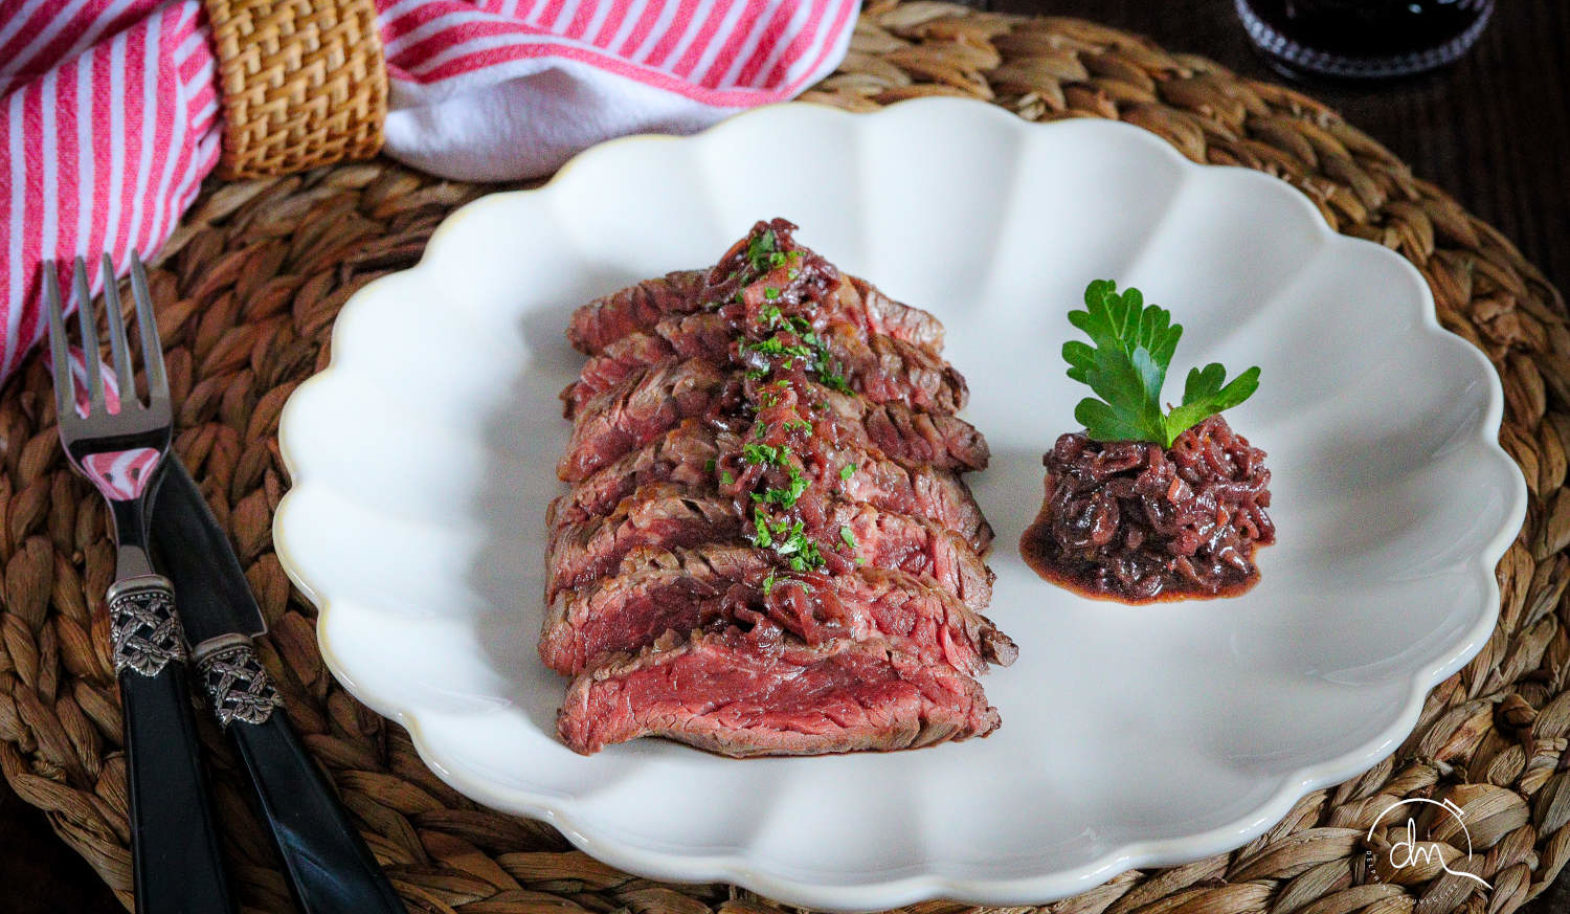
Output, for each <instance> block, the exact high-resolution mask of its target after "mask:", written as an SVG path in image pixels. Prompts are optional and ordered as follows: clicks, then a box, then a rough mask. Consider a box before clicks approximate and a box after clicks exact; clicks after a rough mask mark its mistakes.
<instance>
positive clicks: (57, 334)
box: [43, 260, 76, 423]
mask: <svg viewBox="0 0 1570 914" xmlns="http://www.w3.org/2000/svg"><path fill="white" fill-rule="evenodd" d="M43 269H44V276H43V280H44V304H45V305H46V306H47V307H48V309H49V360H50V361H51V362H53V363H54V373H55V414H56V417H57V418H56V420H55V421H57V422H62V423H63V422H65V421H66V419H67V418H69V417H71V416H74V415H76V381H75V379H73V378H72V377H71V347H70V344H69V343H68V342H67V341H66V336H65V311H64V309H63V308H61V307H60V279H59V275H58V268H57V267H56V265H55V262H54V261H53V260H46V261H44V265H43Z"/></svg>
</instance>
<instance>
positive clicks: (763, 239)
mask: <svg viewBox="0 0 1570 914" xmlns="http://www.w3.org/2000/svg"><path fill="white" fill-rule="evenodd" d="M778 248H779V239H778V238H776V237H774V230H773V229H768V230H767V231H765V232H763V233H762V234H761V235H757V236H756V237H754V238H753V239H752V240H751V241H749V242H747V263H748V265H750V266H751V267H752V269H753V271H754V272H757V273H762V272H764V271H766V270H768V269H769V268H770V267H771V266H781V265H783V264H784V263H785V255H784V254H782V253H781V252H780V251H779V250H778ZM776 257H778V258H779V263H775V262H774V259H775V258H776Z"/></svg>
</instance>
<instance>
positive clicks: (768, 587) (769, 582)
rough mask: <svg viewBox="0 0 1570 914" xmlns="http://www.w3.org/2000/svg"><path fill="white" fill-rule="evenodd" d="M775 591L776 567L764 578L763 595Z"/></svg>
mask: <svg viewBox="0 0 1570 914" xmlns="http://www.w3.org/2000/svg"><path fill="white" fill-rule="evenodd" d="M773 592H774V569H772V568H770V569H769V573H768V576H767V577H765V578H764V579H763V595H764V596H765V597H766V596H768V595H769V594H771V593H773Z"/></svg>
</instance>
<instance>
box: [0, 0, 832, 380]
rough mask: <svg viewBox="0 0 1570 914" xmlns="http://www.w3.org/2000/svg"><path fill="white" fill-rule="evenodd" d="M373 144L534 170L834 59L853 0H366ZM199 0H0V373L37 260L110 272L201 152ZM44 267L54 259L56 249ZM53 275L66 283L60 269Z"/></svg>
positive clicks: (205, 130)
mask: <svg viewBox="0 0 1570 914" xmlns="http://www.w3.org/2000/svg"><path fill="white" fill-rule="evenodd" d="M376 5H377V10H378V25H379V27H380V30H381V35H382V41H383V45H384V48H385V51H386V58H387V70H388V76H389V79H390V82H391V92H390V100H389V114H388V117H387V124H386V130H385V134H386V140H387V145H386V150H385V151H386V152H387V154H388V155H390V156H392V157H394V158H396V159H399V160H401V161H404V162H406V163H408V164H409V165H411V166H413V167H416V168H420V169H423V170H425V171H429V172H433V173H435V174H439V175H443V176H445V177H451V178H459V179H466V180H501V179H509V178H520V177H528V176H533V175H539V174H544V173H546V172H549V171H551V170H553V169H555V168H556V167H557V166H558V165H560V164H561V163H562V162H563V161H565V160H566V159H567V158H568V157H570V156H571V155H572V154H573V153H575V152H578V151H579V150H581V149H583V148H585V147H587V146H589V145H592V144H593V143H596V142H598V141H600V140H603V139H607V138H609V137H613V136H619V135H623V134H627V133H637V132H647V131H657V132H689V131H692V130H697V129H700V128H702V127H705V126H707V125H709V124H711V123H714V122H715V121H717V120H719V119H721V118H723V117H724V116H726V115H727V114H730V113H732V112H735V111H738V110H740V109H743V108H748V107H752V106H755V105H761V104H767V103H770V102H777V101H783V100H785V99H788V98H791V97H792V96H794V95H796V94H798V93H799V92H801V91H802V90H803V89H804V88H806V87H807V86H809V85H811V84H812V83H813V82H814V81H816V80H818V79H821V78H822V77H823V76H825V75H827V74H828V73H829V72H831V71H832V70H833V68H834V67H835V66H836V65H837V64H838V62H839V60H840V58H841V57H842V56H843V55H844V53H845V48H846V46H847V44H848V43H849V40H850V33H851V29H852V27H853V25H854V21H855V10H856V3H855V2H854V0H376ZM214 74H215V67H214V56H213V50H212V46H211V42H210V36H209V34H208V28H207V22H206V17H205V15H204V14H203V12H202V7H201V4H200V2H199V0H63V2H56V0H0V225H3V226H5V228H6V235H5V238H4V242H3V244H0V309H3V315H0V316H3V320H0V377H4V376H5V375H8V374H9V373H10V372H11V371H12V370H13V369H14V368H15V367H16V365H17V363H18V361H20V359H21V358H22V356H23V355H25V354H26V352H27V351H28V350H29V349H30V348H31V347H32V346H33V345H34V344H35V343H37V342H38V340H39V339H40V338H41V337H42V335H43V333H44V324H43V320H42V314H41V310H40V305H41V302H40V299H39V288H40V285H39V281H40V279H39V277H40V275H41V264H42V262H43V261H46V260H51V259H53V260H57V261H68V260H70V259H71V258H72V257H74V256H75V255H77V254H83V255H87V264H88V270H89V274H90V279H91V285H92V288H93V291H94V293H97V292H98V291H99V290H100V289H101V288H102V285H103V279H104V277H103V276H102V275H101V270H100V266H99V260H98V254H99V253H100V252H102V251H109V252H110V253H111V255H112V257H113V260H114V263H115V264H116V267H117V272H118V273H119V274H120V275H123V274H124V271H125V270H126V268H127V266H126V265H127V263H128V256H129V252H130V251H131V250H132V249H136V250H139V251H142V252H143V253H151V252H155V251H157V250H158V248H159V246H161V245H162V244H163V242H164V241H165V240H166V239H167V238H168V237H169V234H170V233H171V232H172V231H173V229H174V226H175V224H176V222H177V221H178V220H179V218H180V215H181V213H183V212H184V211H185V209H186V207H188V206H190V204H191V201H192V200H193V199H195V197H196V194H197V191H198V189H199V187H200V184H201V181H202V179H203V178H204V177H205V176H206V175H207V174H208V173H209V172H210V171H211V170H212V169H213V166H214V165H215V164H216V163H217V161H218V154H219V131H220V127H221V125H220V123H219V119H220V117H221V112H220V110H219V99H218V96H217V92H216V88H215V84H214ZM61 278H62V280H68V279H69V276H68V275H67V274H66V273H65V272H64V268H62V272H61ZM62 285H63V286H64V287H65V288H66V289H69V288H70V285H69V282H62Z"/></svg>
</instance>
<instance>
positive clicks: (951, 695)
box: [557, 630, 998, 758]
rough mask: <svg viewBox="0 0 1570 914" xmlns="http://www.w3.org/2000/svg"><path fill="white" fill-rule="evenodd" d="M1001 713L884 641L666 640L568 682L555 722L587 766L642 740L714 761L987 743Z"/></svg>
mask: <svg viewBox="0 0 1570 914" xmlns="http://www.w3.org/2000/svg"><path fill="white" fill-rule="evenodd" d="M997 726H998V712H997V710H996V709H995V708H993V707H991V706H990V705H988V704H987V698H986V695H984V694H983V693H982V691H981V686H980V684H978V683H977V682H976V680H974V679H972V678H971V677H969V676H966V675H965V674H963V673H960V672H959V671H957V670H955V669H954V668H953V667H951V666H948V665H947V664H929V663H922V662H921V661H920V660H919V659H917V658H915V657H912V656H911V655H909V654H906V653H904V652H902V651H900V650H898V649H896V648H894V647H893V646H891V645H890V644H889V643H888V642H885V641H881V640H868V641H851V640H835V641H829V642H825V643H823V644H820V645H817V646H808V645H806V644H803V643H802V642H801V641H799V640H797V639H795V638H794V637H792V636H789V635H781V634H779V633H777V632H773V633H772V634H771V633H768V632H766V631H754V632H752V633H748V634H742V633H740V632H738V631H736V630H731V631H727V632H721V633H715V634H708V633H703V634H695V635H693V636H692V637H691V638H689V639H687V640H684V641H682V640H678V639H669V640H667V641H662V642H661V643H660V644H658V645H655V646H653V647H649V648H646V649H644V650H643V651H641V652H640V653H638V654H637V655H636V656H631V657H623V658H618V659H615V660H612V661H610V662H607V663H605V664H603V665H601V666H598V667H596V668H594V669H593V670H591V671H589V672H587V673H584V674H582V675H580V676H579V677H578V678H577V679H575V680H573V683H572V685H571V686H570V687H569V688H568V690H567V698H566V700H565V701H564V702H563V704H562V709H561V712H560V713H559V714H558V716H557V732H558V733H559V734H560V736H561V738H562V741H563V742H565V743H566V744H567V746H568V747H569V748H571V749H573V750H574V751H576V752H581V753H583V754H585V755H587V754H590V753H594V752H598V751H599V750H600V749H602V748H604V747H605V746H606V745H608V744H610V743H619V742H625V741H626V740H630V739H636V738H638V737H640V736H659V737H664V738H666V739H672V740H676V741H678V742H683V743H686V744H688V745H691V746H696V747H698V748H700V749H706V750H708V751H710V752H715V753H718V754H720V755H728V756H731V757H734V758H745V757H748V756H757V755H824V754H828V753H836V752H856V751H861V750H867V749H875V750H881V751H890V750H894V749H915V748H920V747H922V746H931V745H935V744H937V743H942V742H948V741H950V740H962V739H969V738H970V737H973V736H985V735H987V734H988V733H991V732H992V731H993V730H995V729H997Z"/></svg>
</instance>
